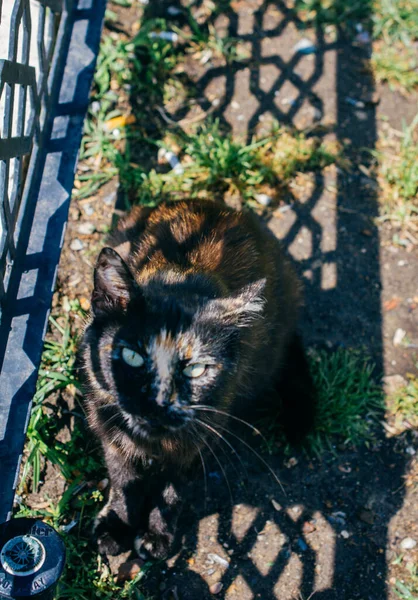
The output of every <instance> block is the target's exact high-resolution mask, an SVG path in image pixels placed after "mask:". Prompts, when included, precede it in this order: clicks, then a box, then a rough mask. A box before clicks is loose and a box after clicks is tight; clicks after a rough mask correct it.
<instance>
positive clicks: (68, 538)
mask: <svg viewBox="0 0 418 600" xmlns="http://www.w3.org/2000/svg"><path fill="white" fill-rule="evenodd" d="M80 312H81V311H80V308H79V306H78V304H77V302H73V303H72V304H71V311H70V313H69V314H67V316H66V317H65V318H61V319H59V320H56V319H54V318H51V319H50V322H51V327H50V332H49V334H48V338H49V339H48V340H47V341H46V342H45V345H44V352H43V356H42V363H41V368H40V371H39V378H38V384H37V390H36V394H35V397H34V405H33V409H32V415H31V419H30V424H29V428H28V433H27V442H26V448H25V460H24V467H23V475H22V479H21V482H20V489H19V493H20V495H21V504H20V507H19V511H18V513H17V516H31V517H41V518H42V519H44V520H45V521H47V522H48V523H50V524H51V525H52V526H53V527H54V528H55V529H56V530H57V531H58V532H59V533H60V534H61V535H62V536H63V539H64V542H65V546H66V550H67V562H66V567H65V571H64V574H63V576H62V577H61V579H60V582H59V586H58V591H57V594H56V600H61V599H64V598H69V599H74V598H77V600H79V599H80V600H92V599H96V598H100V599H106V598H107V599H108V600H114V599H115V598H116V597H117V598H129V599H132V600H145V599H144V596H143V595H142V593H141V592H140V589H139V588H138V583H139V581H140V580H141V578H142V577H143V575H144V574H145V572H146V569H147V565H145V567H144V569H143V570H142V571H141V572H140V573H139V574H138V576H137V577H136V578H135V579H134V580H133V581H130V582H127V583H126V584H124V585H123V586H121V585H119V584H116V583H115V581H114V578H113V576H112V574H111V573H110V571H109V568H108V567H107V565H105V564H104V563H103V562H102V560H101V558H100V556H99V555H98V554H97V552H96V551H95V549H94V548H93V546H92V544H91V541H90V531H91V527H92V521H93V519H94V518H95V516H96V514H97V512H98V510H99V508H100V506H101V505H102V502H103V495H102V493H101V492H100V491H99V489H98V487H97V484H98V482H99V481H100V480H101V479H102V478H104V477H105V474H106V471H105V468H104V466H103V464H102V462H101V459H100V453H99V450H98V448H97V443H96V442H94V443H93V444H92V443H91V441H92V438H91V436H89V435H86V432H85V429H84V425H83V420H82V419H81V418H80V416H82V408H81V406H77V404H76V409H75V410H74V411H73V413H74V415H75V416H73V424H72V428H71V439H70V440H69V441H68V442H66V443H63V442H60V441H58V439H57V436H58V435H59V426H58V422H59V416H60V415H59V413H60V410H61V409H60V408H59V407H60V405H61V404H62V402H58V403H56V400H57V399H59V398H61V394H62V393H63V392H64V393H65V394H66V395H67V397H68V395H70V396H74V394H75V391H76V389H77V385H78V384H77V378H76V373H75V369H74V361H75V348H76V337H75V336H74V334H73V331H72V327H71V325H72V323H71V320H72V319H73V318H74V316H75V315H80ZM51 337H53V338H54V341H51V340H50V338H51ZM61 400H62V398H61ZM77 415H78V416H77ZM46 461H49V462H50V463H52V464H53V465H55V467H56V468H57V469H58V471H59V472H60V474H61V476H62V477H63V479H64V480H65V491H64V493H63V494H62V496H61V497H60V498H59V499H56V498H49V497H48V495H47V493H42V488H41V498H44V499H45V500H46V501H49V505H48V506H47V508H44V509H42V510H38V509H34V508H31V504H32V500H31V497H30V495H29V496H28V494H29V492H30V491H31V490H32V491H37V490H38V488H39V482H40V479H41V475H42V472H43V467H44V465H45V462H46ZM38 498H39V497H37V498H36V502H38V501H39V499H38ZM36 502H35V506H36ZM72 521H75V522H76V525H75V526H74V527H73V528H72V529H71V530H70V531H68V532H65V529H64V530H63V529H62V527H63V526H65V525H67V524H69V523H71V522H72Z"/></svg>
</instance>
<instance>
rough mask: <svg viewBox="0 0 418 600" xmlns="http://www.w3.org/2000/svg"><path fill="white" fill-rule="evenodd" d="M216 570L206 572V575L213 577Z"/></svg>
mask: <svg viewBox="0 0 418 600" xmlns="http://www.w3.org/2000/svg"><path fill="white" fill-rule="evenodd" d="M215 571H216V569H208V570H207V571H206V575H213V574H214V573H215Z"/></svg>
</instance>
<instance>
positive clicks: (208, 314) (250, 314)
mask: <svg viewBox="0 0 418 600" xmlns="http://www.w3.org/2000/svg"><path fill="white" fill-rule="evenodd" d="M265 287H266V279H259V280H258V281H255V282H254V283H250V284H248V285H246V286H245V287H243V288H242V289H241V290H240V292H239V293H238V294H236V295H234V296H229V297H227V298H216V299H215V300H209V302H208V303H207V304H206V306H205V307H204V309H203V315H202V316H203V317H204V318H205V319H210V320H213V319H215V320H219V319H220V320H221V322H222V323H224V324H225V325H234V326H236V327H247V326H248V325H250V323H251V322H252V321H253V320H254V319H255V318H256V317H257V316H259V315H260V314H261V313H262V312H263V309H264V306H265V303H266V299H265V297H264V295H263V292H264V288H265Z"/></svg>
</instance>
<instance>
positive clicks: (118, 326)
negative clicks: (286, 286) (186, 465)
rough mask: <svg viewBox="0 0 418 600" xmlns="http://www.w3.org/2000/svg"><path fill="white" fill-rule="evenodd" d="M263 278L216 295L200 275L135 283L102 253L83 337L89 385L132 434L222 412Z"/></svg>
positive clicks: (258, 307) (152, 433)
mask: <svg viewBox="0 0 418 600" xmlns="http://www.w3.org/2000/svg"><path fill="white" fill-rule="evenodd" d="M264 283H265V281H264V280H261V281H258V282H255V283H252V284H249V285H247V286H245V287H244V288H243V289H242V290H240V292H239V293H237V294H235V295H234V296H232V297H227V298H225V297H222V295H221V294H220V291H219V289H218V285H217V284H216V282H214V281H213V280H211V279H210V278H209V277H207V276H205V275H202V274H193V273H189V274H187V273H185V274H179V273H177V272H176V273H174V272H173V271H165V272H161V273H160V274H158V275H154V276H153V277H152V278H150V279H149V281H148V283H147V284H144V285H141V286H140V285H138V283H137V282H136V281H135V279H134V277H133V275H132V273H131V272H130V270H129V268H128V266H127V265H126V263H125V262H124V261H123V259H122V258H121V257H120V256H119V255H118V254H117V253H116V252H115V251H114V250H112V249H111V248H105V249H103V250H102V252H101V254H100V256H99V259H98V261H97V265H96V269H95V274H94V291H93V295H92V309H93V319H92V322H91V325H90V327H89V329H88V332H87V335H86V349H87V355H85V358H86V356H87V362H88V365H87V366H85V370H86V371H87V375H88V380H89V384H90V385H89V387H90V390H92V392H91V393H92V395H93V397H94V396H96V397H97V398H98V399H105V401H104V403H105V404H107V405H112V407H113V410H114V411H116V414H117V416H118V417H119V418H122V419H123V422H124V423H125V425H126V427H127V428H128V429H129V430H130V432H131V434H133V435H134V436H137V437H140V438H143V439H146V438H151V439H156V438H161V437H164V436H170V435H171V436H175V435H176V434H177V433H178V431H179V430H180V429H185V428H187V427H194V426H195V424H196V423H195V422H194V420H195V419H196V418H199V417H202V416H203V413H202V412H200V414H198V413H199V411H198V410H194V408H195V407H198V406H201V407H203V406H206V407H215V408H216V407H218V408H222V409H223V410H225V408H227V407H226V406H225V402H227V401H228V398H230V397H231V393H232V391H233V390H232V387H233V385H232V383H233V381H234V379H235V378H236V372H237V366H238V364H239V353H240V342H241V340H242V334H243V332H244V331H245V328H246V327H249V326H250V325H251V324H252V322H253V321H254V319H255V318H257V317H258V316H259V315H260V314H261V313H262V310H263V306H264V301H263V298H262V291H263V288H264Z"/></svg>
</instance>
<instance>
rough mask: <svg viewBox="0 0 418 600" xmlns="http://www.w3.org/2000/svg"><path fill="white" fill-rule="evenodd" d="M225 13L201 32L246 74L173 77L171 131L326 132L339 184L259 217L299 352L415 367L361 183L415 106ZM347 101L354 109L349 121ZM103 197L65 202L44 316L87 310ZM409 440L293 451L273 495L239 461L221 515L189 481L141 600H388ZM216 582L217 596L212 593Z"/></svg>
mask: <svg viewBox="0 0 418 600" xmlns="http://www.w3.org/2000/svg"><path fill="white" fill-rule="evenodd" d="M231 5H232V8H233V9H232V11H231V13H228V14H229V17H226V16H225V15H224V16H222V17H221V18H219V19H218V21H217V22H216V23H215V26H216V27H217V29H218V31H219V32H221V33H222V31H223V32H225V31H226V32H228V35H232V36H234V37H237V38H239V39H240V40H241V41H242V42H245V44H246V47H247V48H248V49H249V50H250V53H251V57H250V59H249V60H248V61H244V62H240V63H233V64H230V65H216V64H211V62H210V61H209V62H208V63H206V64H205V65H202V64H199V65H198V66H196V65H192V66H191V67H190V71H189V73H187V75H188V77H189V78H190V79H191V80H192V81H193V83H194V85H195V88H196V98H197V99H198V102H197V104H195V105H194V106H193V107H192V108H190V112H185V111H184V109H183V108H179V109H178V110H173V111H171V112H170V113H169V116H170V118H171V119H174V120H176V119H178V118H184V117H194V116H195V115H196V114H199V111H207V110H208V109H209V108H210V107H211V106H212V107H213V106H214V107H215V108H214V110H213V112H212V114H213V115H214V116H217V117H219V118H220V120H221V122H223V123H226V124H228V126H229V127H230V129H231V130H232V131H234V132H235V133H236V134H239V135H244V136H250V134H251V133H252V132H253V131H255V130H259V129H260V128H268V123H269V122H271V119H272V118H274V119H278V120H279V121H281V122H285V123H292V124H294V125H296V126H297V127H299V128H301V127H308V126H310V125H312V124H313V123H314V122H321V123H322V124H324V125H327V124H329V123H336V125H337V126H336V129H335V131H334V132H333V133H332V134H330V133H324V135H328V136H334V137H336V138H337V139H339V140H340V141H343V142H344V143H345V144H346V145H347V146H349V147H350V150H349V152H350V153H351V154H352V156H353V157H355V164H354V167H353V168H352V170H351V172H345V171H344V172H343V171H341V170H339V169H337V168H336V167H328V168H327V169H326V170H325V172H324V173H323V174H317V175H316V176H315V177H312V176H309V177H308V176H303V177H302V176H301V178H300V180H297V181H296V182H295V185H294V187H293V188H292V194H293V195H294V198H293V199H292V201H291V202H290V203H289V204H288V208H286V209H285V210H284V209H283V205H282V204H279V203H276V204H275V203H273V206H271V207H270V208H269V209H266V210H265V211H264V214H263V217H262V218H263V219H265V220H266V221H267V222H268V225H269V227H270V228H271V230H272V231H273V232H274V233H275V235H276V236H277V237H278V238H279V239H280V240H282V242H283V245H284V247H285V248H286V251H287V252H288V253H289V255H290V256H291V257H292V258H293V261H294V263H295V265H296V268H297V270H298V272H299V274H300V276H301V278H302V280H303V282H304V287H305V303H306V306H305V310H304V314H303V319H302V325H301V330H302V333H303V336H304V339H305V342H306V344H307V345H308V346H325V347H327V348H329V349H331V350H332V349H334V348H337V347H347V348H360V349H362V350H365V351H367V352H368V353H369V354H370V356H371V357H372V359H373V361H374V362H375V364H376V366H377V369H378V371H380V372H384V373H385V374H386V375H394V374H399V375H402V376H404V375H405V374H406V373H407V372H410V371H412V370H413V368H414V361H415V360H416V352H417V351H416V349H414V348H413V347H412V346H413V345H414V344H415V345H416V344H417V343H418V319H417V315H418V308H417V304H418V298H417V297H418V284H417V273H418V251H417V250H418V249H417V246H416V245H413V244H412V243H411V244H408V245H406V246H404V247H401V246H399V245H395V244H394V243H393V239H394V235H395V234H396V233H397V231H396V228H394V226H393V225H390V224H389V223H386V224H381V223H379V222H378V221H377V220H376V217H377V216H378V205H377V183H376V180H375V178H374V175H373V172H372V171H371V170H369V169H368V165H369V164H370V155H369V153H368V150H373V149H374V148H375V145H376V140H377V138H378V135H379V132H380V131H382V128H384V127H386V128H387V127H394V128H397V129H399V128H400V126H401V120H402V118H404V119H405V120H406V121H407V122H410V121H411V118H412V117H413V116H414V115H415V113H416V107H417V97H410V98H404V97H403V96H401V95H400V94H397V93H394V92H390V91H389V90H388V89H387V88H385V87H381V88H379V89H377V90H376V89H375V88H374V84H373V80H372V78H371V76H370V74H369V71H368V69H367V68H366V67H365V65H367V60H368V56H369V51H370V49H369V48H368V47H367V46H366V47H365V46H361V45H358V44H357V45H356V44H355V43H353V42H351V41H335V39H333V36H332V35H330V36H329V39H327V36H326V35H325V36H324V35H322V33H320V32H319V31H314V30H309V31H307V32H302V31H300V30H299V29H298V28H297V22H296V20H295V17H294V15H293V13H292V11H290V10H288V9H286V8H285V6H284V5H282V4H281V3H280V2H276V3H271V4H269V3H264V4H261V3H260V2H258V1H255V0H239V1H236V2H232V3H231ZM128 12H129V11H127V13H126V15H128ZM122 14H123V12H122ZM121 22H122V19H121ZM123 23H124V25H123V27H125V28H129V23H132V19H130V18H128V16H126V18H124V19H123ZM128 32H129V30H128ZM306 37H308V38H309V39H311V40H312V41H313V42H314V43H315V45H316V51H315V53H311V54H303V53H300V52H296V51H295V45H296V44H297V43H298V42H299V41H300V40H301V39H302V38H306ZM350 98H354V99H357V100H361V101H363V102H364V107H363V108H356V107H354V106H352V103H350V100H348V99H350ZM376 100H379V101H378V103H376ZM167 110H168V109H167ZM324 131H325V132H326V131H327V129H326V127H325V128H324ZM359 156H361V157H362V159H361V160H359ZM359 165H361V168H359ZM117 185H118V182H117V180H114V181H111V182H110V183H109V184H107V185H106V186H105V187H104V188H102V189H101V190H100V192H99V193H98V194H97V195H96V196H95V197H93V198H88V199H86V200H82V201H79V202H76V201H75V202H73V205H72V207H71V210H70V221H69V224H68V230H67V234H66V241H65V247H64V252H63V256H62V261H61V266H60V271H59V288H58V292H57V294H56V296H55V303H56V304H57V303H61V302H62V299H63V297H64V296H67V297H68V298H74V297H77V298H79V299H81V300H82V302H84V303H85V304H86V305H88V299H89V294H90V291H91V280H92V268H93V264H94V260H95V257H96V256H97V254H98V252H99V250H100V247H101V246H102V245H103V241H104V238H105V233H104V232H105V231H106V229H107V227H108V226H109V225H110V224H111V222H112V218H113V215H114V208H115V204H116V202H117ZM88 224H89V225H88ZM89 227H90V229H89ZM76 239H77V240H79V241H80V242H81V244H79V243H75V242H74V241H75V240H76ZM394 298H396V299H397V301H396V302H394V303H392V304H393V305H395V307H394V308H392V309H390V310H389V309H388V308H387V307H388V306H389V307H390V306H391V304H390V301H391V300H393V299H394ZM398 328H401V329H403V330H405V331H406V332H407V336H408V339H409V340H411V343H412V346H411V347H409V348H407V347H395V346H394V344H393V337H394V334H395V331H396V330H397V329H398ZM416 441H417V440H416V438H414V437H413V434H412V433H411V434H410V435H409V436H404V437H385V436H384V434H383V429H382V435H381V438H380V439H379V440H378V441H376V443H375V444H374V445H372V446H371V447H369V448H365V447H363V448H351V449H345V450H341V449H338V451H337V454H336V455H335V456H334V455H333V454H332V453H329V455H325V456H324V457H323V458H321V460H316V459H312V458H308V457H306V456H305V455H304V454H303V453H299V452H297V451H295V454H294V456H293V457H292V459H291V460H290V461H289V457H285V456H284V455H283V454H281V453H280V452H279V453H278V454H277V455H275V456H274V457H272V458H271V459H270V458H269V459H268V460H269V462H270V464H271V466H272V468H273V469H274V470H275V472H276V473H277V474H278V476H279V478H280V480H281V481H282V484H283V487H284V492H285V493H283V491H282V490H281V489H280V488H279V486H278V485H277V484H276V483H275V482H274V480H272V478H271V476H270V475H269V473H268V472H267V471H266V469H265V468H264V467H263V465H262V464H261V463H260V462H259V461H258V460H257V459H256V458H255V457H253V456H251V455H247V454H245V453H244V456H245V463H246V467H247V469H248V472H249V473H248V478H247V481H246V485H245V486H243V485H241V482H240V481H239V480H238V478H237V476H236V474H235V473H234V471H233V469H232V467H231V468H228V469H227V474H228V475H229V477H230V479H231V481H233V485H232V488H233V489H232V492H233V502H232V504H231V500H230V497H229V494H228V490H227V488H226V486H225V484H224V482H223V480H222V474H221V473H220V472H219V468H217V467H216V465H215V466H213V467H212V468H211V469H210V473H209V483H210V485H209V490H208V497H207V498H206V505H205V498H204V496H205V494H204V489H203V482H200V481H199V480H198V485H195V484H193V485H191V489H190V501H189V503H187V509H186V510H185V511H184V513H183V517H182V524H181V533H182V536H180V537H181V539H180V541H179V548H178V551H177V553H176V555H175V556H174V557H173V558H172V559H171V560H170V561H169V563H168V564H167V565H164V564H163V565H161V564H160V565H156V566H155V567H154V568H153V569H152V571H151V574H150V576H149V577H148V578H147V579H146V582H145V586H146V589H147V590H148V591H149V593H150V595H152V596H154V597H155V598H167V599H169V598H178V599H180V600H188V599H190V600H195V599H197V598H200V599H202V600H203V599H204V598H211V597H213V594H212V593H211V591H210V590H212V592H217V595H216V597H219V598H227V599H231V600H232V599H234V598H235V599H240V600H250V599H252V598H262V599H263V600H268V599H270V598H271V599H273V598H278V599H280V600H296V599H303V600H307V599H308V598H311V597H314V598H315V600H334V599H335V600H355V599H358V600H385V599H388V600H395V598H397V597H398V596H397V595H396V594H395V592H394V591H393V583H394V581H395V579H396V578H397V577H399V576H400V575H399V574H402V568H404V567H405V564H407V563H413V562H416V561H417V559H418V549H417V547H416V548H415V549H413V550H407V551H403V552H402V554H403V563H404V564H403V566H402V564H401V565H400V566H399V565H396V564H393V563H394V560H395V559H396V557H397V556H398V555H400V554H401V551H400V546H399V544H400V542H401V540H403V539H404V538H405V537H411V538H414V539H416V540H418V488H417V485H416V482H415V484H414V483H413V481H412V480H411V476H410V475H408V474H409V473H410V472H411V468H412V466H413V465H412V463H414V462H416V457H413V456H412V457H411V447H413V446H414V444H415V446H416ZM217 583H219V584H222V585H221V586H220V585H218V586H215V587H213V586H214V585H215V584H217Z"/></svg>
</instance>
